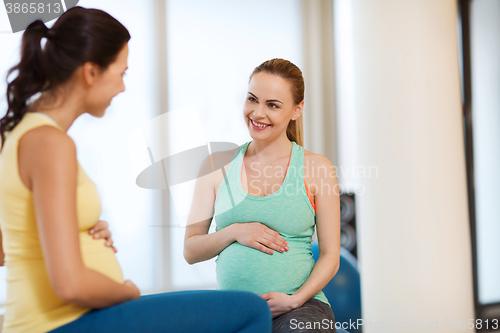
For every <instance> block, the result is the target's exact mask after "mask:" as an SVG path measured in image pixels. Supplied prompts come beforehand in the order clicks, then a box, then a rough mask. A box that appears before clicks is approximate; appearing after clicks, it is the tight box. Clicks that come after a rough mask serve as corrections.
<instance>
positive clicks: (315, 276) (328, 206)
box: [293, 154, 340, 307]
mask: <svg viewBox="0 0 500 333" xmlns="http://www.w3.org/2000/svg"><path fill="white" fill-rule="evenodd" d="M311 158H314V163H312V165H313V166H312V167H314V168H318V170H315V172H314V173H312V174H314V175H317V177H315V178H311V185H310V186H309V187H310V188H311V192H313V193H314V194H315V205H316V230H317V235H318V245H319V258H318V261H317V262H316V264H315V265H314V268H313V270H312V272H311V274H310V275H309V278H308V279H307V280H306V282H305V283H304V284H303V285H302V286H301V287H300V288H299V289H298V290H297V291H296V292H295V293H294V294H293V296H294V297H295V298H296V300H297V302H298V303H297V304H296V306H297V307H299V306H302V304H304V303H305V302H307V301H308V300H309V299H310V298H311V297H313V296H314V295H316V293H318V292H319V291H320V290H322V289H323V288H324V287H325V286H326V285H327V284H328V282H330V280H331V279H332V278H333V277H334V276H335V274H336V273H337V271H338V269H339V263H340V199H339V193H338V185H337V177H336V175H335V169H334V167H333V165H332V163H331V162H330V161H329V160H328V159H327V158H326V157H324V156H321V155H317V154H315V156H313V157H311ZM309 174H311V172H310V173H309Z"/></svg>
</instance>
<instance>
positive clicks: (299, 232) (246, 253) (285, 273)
mask: <svg viewBox="0 0 500 333" xmlns="http://www.w3.org/2000/svg"><path fill="white" fill-rule="evenodd" d="M250 142H251V141H250ZM250 142H247V143H245V144H243V145H242V146H240V147H239V148H238V150H237V151H236V152H235V154H234V156H233V158H232V160H231V163H230V165H229V167H228V170H227V173H226V175H225V177H224V179H223V180H222V182H221V184H220V185H219V189H218V191H217V197H216V199H215V206H214V219H215V223H216V231H219V230H221V229H223V228H225V227H227V226H229V225H231V224H233V223H245V222H260V223H262V224H264V225H266V226H267V227H269V228H271V229H273V230H275V231H277V232H279V234H280V235H281V236H282V237H283V238H284V239H285V240H286V241H287V242H288V248H289V250H288V251H285V252H284V253H280V252H278V251H274V253H273V254H272V255H269V254H267V253H264V252H261V251H259V250H256V249H254V248H251V247H247V246H244V245H241V244H240V243H238V242H234V243H232V244H231V245H229V246H228V247H226V248H225V249H224V250H223V251H222V252H221V253H220V254H219V255H218V256H217V259H216V260H215V262H216V272H217V284H218V286H217V289H220V290H227V289H233V290H234V289H236V290H245V291H250V292H253V293H256V294H265V293H267V292H273V291H274V292H282V293H285V294H288V295H291V294H293V293H295V292H296V291H297V290H298V289H299V288H300V287H301V286H302V284H304V282H305V281H306V280H307V278H308V277H309V275H310V274H311V271H312V269H313V267H314V259H313V257H312V252H311V241H312V235H313V233H314V226H315V224H316V214H315V212H314V209H313V207H312V206H311V202H310V201H309V198H308V197H307V194H306V189H305V185H304V175H303V173H304V148H302V147H301V146H300V145H297V144H296V143H295V142H293V141H292V152H291V156H290V162H289V166H288V170H287V172H286V176H285V179H284V181H283V183H282V185H281V187H280V188H279V190H278V191H276V192H274V193H273V194H271V195H268V196H265V197H256V196H252V195H249V194H247V193H246V192H245V191H244V189H243V187H242V185H241V169H242V163H243V157H244V156H245V152H246V150H247V147H248V145H249V144H250ZM313 298H315V299H318V300H320V301H322V302H324V303H326V304H328V305H330V303H328V300H327V298H326V297H325V295H324V294H323V291H319V292H318V293H317V294H316V295H314V296H313Z"/></svg>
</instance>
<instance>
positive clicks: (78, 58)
mask: <svg viewBox="0 0 500 333" xmlns="http://www.w3.org/2000/svg"><path fill="white" fill-rule="evenodd" d="M44 37H45V38H46V39H47V41H46V43H45V46H44V47H43V48H42V46H41V42H42V38H44ZM129 40H130V34H129V32H128V30H127V29H126V28H125V27H124V26H123V25H122V24H121V23H120V22H118V21H117V20H116V19H115V18H113V17H112V16H111V15H109V14H107V13H106V12H103V11H101V10H97V9H86V8H82V7H79V6H76V7H73V8H71V9H69V10H68V11H66V12H65V13H64V14H62V15H61V16H60V17H59V19H58V20H57V21H56V22H55V23H54V26H53V27H52V28H51V29H48V28H47V26H46V25H45V24H44V23H43V22H42V21H40V20H37V21H35V22H33V23H31V24H30V25H29V26H28V28H26V31H25V32H24V33H23V38H22V45H21V61H20V62H19V64H17V65H16V66H14V67H12V68H11V69H10V70H9V71H8V74H7V103H8V110H7V114H6V115H5V116H4V117H3V118H2V119H0V141H1V146H0V150H1V148H3V145H4V142H5V134H6V133H7V132H9V131H12V129H14V127H15V126H16V125H17V124H18V123H19V122H20V121H21V119H22V118H23V117H24V115H25V114H26V112H28V109H29V106H30V99H31V98H32V97H34V96H35V95H36V94H38V93H43V92H45V91H49V90H53V89H54V88H56V87H58V86H59V85H61V84H63V83H65V82H67V81H68V80H69V79H70V78H71V76H72V75H73V73H74V72H75V70H76V69H77V68H78V67H80V66H81V65H83V64H84V63H85V62H93V63H95V64H97V65H99V66H100V67H101V69H103V70H104V69H106V68H107V67H108V66H109V64H111V63H112V62H113V61H115V60H116V57H117V56H118V53H119V52H120V50H121V49H122V48H123V46H124V45H125V44H126V43H127V42H128V41H129ZM13 74H17V75H16V77H15V78H14V79H13V80H12V81H10V82H9V77H10V76H11V75H13ZM35 97H36V96H35Z"/></svg>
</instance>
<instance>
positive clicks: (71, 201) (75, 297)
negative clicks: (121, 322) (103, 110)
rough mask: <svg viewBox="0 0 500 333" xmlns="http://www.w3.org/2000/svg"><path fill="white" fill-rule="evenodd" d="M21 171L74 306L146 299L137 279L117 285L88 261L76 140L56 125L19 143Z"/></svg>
mask: <svg viewBox="0 0 500 333" xmlns="http://www.w3.org/2000/svg"><path fill="white" fill-rule="evenodd" d="M19 172H20V174H21V178H22V179H23V182H24V183H25V185H26V186H27V187H28V188H30V189H31V191H32V192H33V200H34V205H35V214H36V220H37V227H38V232H39V237H40V242H41V247H42V252H43V256H44V260H45V265H46V268H47V272H48V276H49V279H50V283H51V285H52V287H53V288H54V290H55V292H56V293H57V295H58V296H59V297H60V298H61V299H63V300H65V301H67V302H69V303H72V304H76V305H79V306H83V307H88V308H103V307H108V306H111V305H115V304H118V303H121V302H124V301H128V300H132V299H135V298H138V297H140V293H139V290H138V289H137V287H135V285H133V284H132V283H124V284H121V283H117V282H115V281H114V280H112V279H110V278H108V277H107V276H105V275H103V274H101V273H99V272H96V271H94V270H91V269H88V268H86V267H85V266H84V264H83V259H82V255H81V252H80V244H79V230H78V221H77V209H76V188H77V172H78V164H77V159H76V148H75V144H74V142H73V140H71V138H70V137H69V136H68V135H66V134H65V133H63V132H61V131H59V130H58V129H56V128H54V127H51V126H42V127H39V128H36V129H34V130H32V131H30V132H28V133H26V134H25V135H24V136H23V137H22V138H21V140H20V142H19Z"/></svg>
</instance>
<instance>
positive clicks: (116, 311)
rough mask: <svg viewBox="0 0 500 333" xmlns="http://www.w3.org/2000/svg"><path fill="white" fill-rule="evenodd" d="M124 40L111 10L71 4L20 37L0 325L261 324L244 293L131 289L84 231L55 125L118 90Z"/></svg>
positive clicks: (76, 186)
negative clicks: (51, 22)
mask: <svg viewBox="0 0 500 333" xmlns="http://www.w3.org/2000/svg"><path fill="white" fill-rule="evenodd" d="M42 38H46V43H45V45H44V46H43V47H42V43H41V40H42ZM129 39H130V34H129V32H128V31H127V29H126V28H125V27H124V26H123V25H122V24H121V23H120V22H118V21H117V20H116V19H115V18H113V17H112V16H110V15H109V14H107V13H105V12H103V11H100V10H96V9H86V8H82V7H73V8H71V9H69V10H68V11H66V12H65V13H64V14H62V15H61V16H60V17H59V19H58V20H57V21H56V22H55V23H54V25H53V26H52V28H51V29H48V28H47V27H46V26H45V24H44V23H43V22H42V21H40V20H38V21H35V22H33V23H32V24H30V25H29V26H28V28H27V29H26V31H25V32H24V34H23V38H22V46H21V60H20V62H19V64H18V65H16V66H15V67H13V68H12V69H11V71H10V72H9V74H12V75H10V76H9V78H10V81H9V82H8V87H7V101H8V110H7V113H6V115H5V116H4V117H3V118H1V120H0V138H1V150H0V226H1V236H2V240H3V244H2V245H3V250H4V253H5V266H6V268H7V278H6V280H7V281H6V282H7V301H6V305H5V316H4V322H3V333H21V332H24V333H26V332H28V333H29V332H32V333H40V332H48V331H50V332H55V333H69V332H71V333H78V332H92V333H96V332H155V333H156V332H186V333H188V332H189V333H199V332H212V333H223V332H225V333H232V332H240V333H251V332H263V333H264V332H269V331H270V329H271V313H270V311H269V308H268V306H267V304H266V302H265V301H264V300H262V299H261V298H259V297H258V296H256V295H254V294H252V293H249V292H246V293H243V292H237V293H236V292H225V291H213V290H211V291H189V292H176V293H163V294H156V295H148V296H142V297H141V296H140V292H139V289H138V288H137V287H136V286H135V285H134V283H132V282H131V281H129V280H126V281H124V277H123V274H122V270H121V268H120V265H119V263H118V260H117V258H116V257H115V253H114V249H113V248H112V247H111V245H112V244H108V245H110V246H109V247H105V246H104V245H103V243H104V242H105V241H108V242H109V243H110V242H111V241H110V240H109V239H106V238H109V230H107V229H106V228H104V230H101V233H102V238H101V239H98V240H96V239H95V237H93V236H92V235H90V233H89V230H90V229H91V228H92V227H93V226H94V225H95V224H96V222H97V221H98V219H99V215H100V214H101V201H100V199H99V195H98V191H97V187H96V185H95V184H94V183H93V182H92V181H91V180H90V178H89V177H88V176H87V175H86V174H85V172H84V170H83V169H82V167H81V166H80V164H79V163H78V160H77V158H76V148H75V144H74V142H73V140H72V139H71V138H70V137H69V136H68V135H67V133H66V132H67V131H68V129H69V128H70V127H71V125H72V124H73V122H74V121H75V120H76V119H77V118H78V117H79V116H81V115H82V114H85V113H88V114H90V115H92V116H94V117H103V116H104V114H105V111H106V109H107V107H108V106H109V105H110V103H111V100H112V99H113V98H114V97H115V96H116V95H117V94H119V93H121V92H123V91H124V90H125V85H124V81H123V75H124V73H125V70H126V69H127V58H128V41H129ZM102 225H103V223H100V226H97V227H95V228H94V229H93V230H99V229H102V228H103V227H102ZM104 227H106V225H105V224H104ZM226 316H230V317H232V318H236V319H235V320H230V321H227V320H226Z"/></svg>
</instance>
